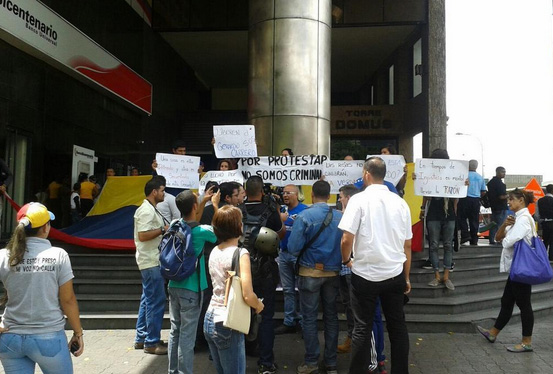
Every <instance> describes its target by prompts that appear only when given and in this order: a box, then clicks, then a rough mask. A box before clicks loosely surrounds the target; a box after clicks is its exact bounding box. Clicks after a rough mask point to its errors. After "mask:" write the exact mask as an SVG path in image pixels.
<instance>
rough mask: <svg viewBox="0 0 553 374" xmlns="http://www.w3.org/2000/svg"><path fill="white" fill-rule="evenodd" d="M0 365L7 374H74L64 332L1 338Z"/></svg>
mask: <svg viewBox="0 0 553 374" xmlns="http://www.w3.org/2000/svg"><path fill="white" fill-rule="evenodd" d="M0 361H2V366H3V367H4V370H5V372H6V374H33V373H34V372H35V364H38V366H40V369H41V370H42V372H43V373H44V374H73V363H72V362H71V357H70V356H69V349H68V348H67V337H66V336H65V331H63V330H61V331H57V332H50V333H45V334H24V335H20V334H12V333H9V332H5V333H3V334H0Z"/></svg>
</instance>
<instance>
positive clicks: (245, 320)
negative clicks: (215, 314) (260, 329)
mask: <svg viewBox="0 0 553 374" xmlns="http://www.w3.org/2000/svg"><path fill="white" fill-rule="evenodd" d="M240 250H241V248H240V247H238V248H236V250H235V251H234V255H233V256H232V267H231V270H230V271H229V274H230V276H229V277H228V278H227V281H226V290H225V306H226V307H227V315H226V317H225V320H224V321H223V326H225V327H228V328H229V329H232V330H236V331H239V332H241V333H243V334H247V333H248V332H249V330H250V321H251V312H250V306H249V305H248V304H246V302H245V301H244V298H243V297H242V283H241V280H240Z"/></svg>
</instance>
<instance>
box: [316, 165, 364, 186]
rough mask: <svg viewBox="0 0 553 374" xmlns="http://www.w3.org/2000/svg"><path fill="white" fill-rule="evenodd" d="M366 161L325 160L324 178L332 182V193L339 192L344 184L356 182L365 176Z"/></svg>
mask: <svg viewBox="0 0 553 374" xmlns="http://www.w3.org/2000/svg"><path fill="white" fill-rule="evenodd" d="M364 163H365V161H362V160H359V161H347V160H341V161H325V162H324V164H323V176H324V178H325V179H324V180H325V181H327V182H328V183H329V184H330V193H333V194H337V193H338V192H339V191H338V190H339V189H340V187H342V186H346V185H348V184H354V183H355V182H356V181H357V180H358V179H359V178H361V177H362V176H363V164H364Z"/></svg>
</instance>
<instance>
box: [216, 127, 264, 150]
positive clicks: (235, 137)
mask: <svg viewBox="0 0 553 374" xmlns="http://www.w3.org/2000/svg"><path fill="white" fill-rule="evenodd" d="M213 137H214V138H215V145H214V147H215V156H216V157H217V158H239V157H257V144H256V143H255V127H254V126H252V125H239V126H213Z"/></svg>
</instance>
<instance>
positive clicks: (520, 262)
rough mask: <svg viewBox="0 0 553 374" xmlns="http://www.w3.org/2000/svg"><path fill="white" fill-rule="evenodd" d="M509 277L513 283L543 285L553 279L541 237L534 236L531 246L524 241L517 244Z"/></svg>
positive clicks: (552, 272) (552, 271)
mask: <svg viewBox="0 0 553 374" xmlns="http://www.w3.org/2000/svg"><path fill="white" fill-rule="evenodd" d="M532 231H533V230H532ZM532 233H533V232H532ZM509 277H510V278H511V280H512V281H513V282H519V283H526V284H542V283H547V282H549V281H551V279H553V270H551V265H550V264H549V259H548V257H547V251H546V249H545V245H544V244H543V242H542V240H541V239H540V238H539V237H537V236H532V245H531V246H530V245H528V243H526V241H525V240H524V239H521V240H519V241H518V242H516V243H515V250H514V255H513V262H512V264H511V272H510V273H509Z"/></svg>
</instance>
